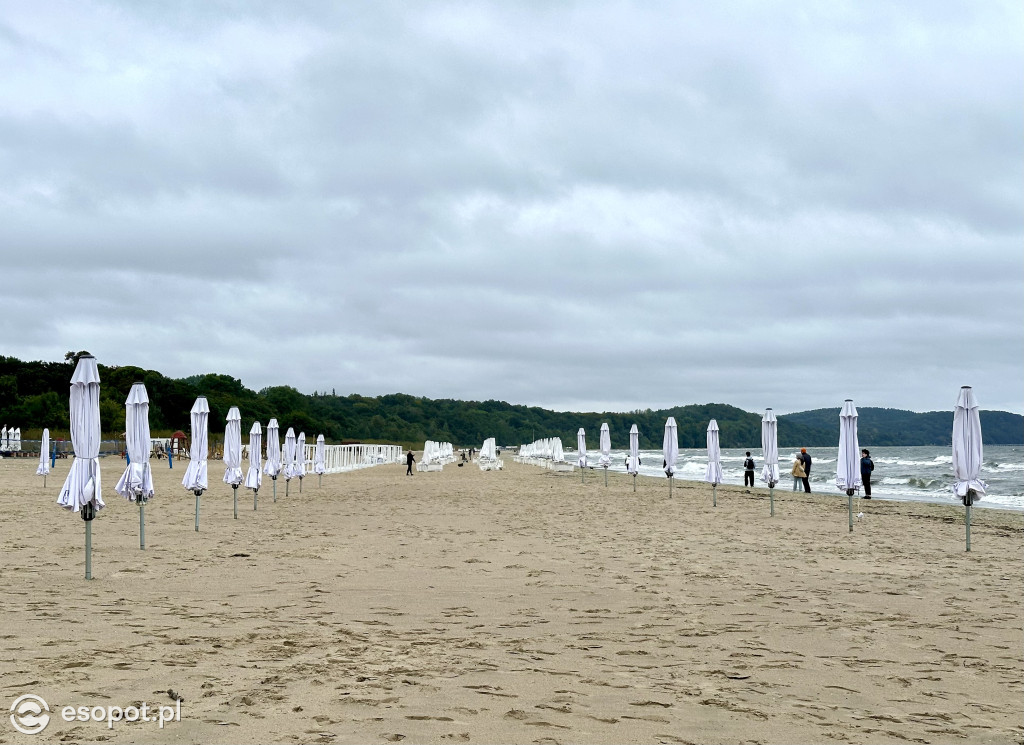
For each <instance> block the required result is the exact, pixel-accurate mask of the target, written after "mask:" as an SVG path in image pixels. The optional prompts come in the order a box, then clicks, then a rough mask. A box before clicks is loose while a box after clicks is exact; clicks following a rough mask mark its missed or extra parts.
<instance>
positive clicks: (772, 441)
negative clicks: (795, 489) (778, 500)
mask: <svg viewBox="0 0 1024 745" xmlns="http://www.w3.org/2000/svg"><path fill="white" fill-rule="evenodd" d="M778 428H779V423H778V420H777V419H776V418H775V412H774V411H772V410H771V409H765V412H764V417H763V418H762V419H761V454H762V456H763V457H764V468H762V469H761V481H764V482H765V483H766V484H768V486H775V485H776V484H777V483H779V429H778Z"/></svg>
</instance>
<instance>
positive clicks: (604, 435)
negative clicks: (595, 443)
mask: <svg viewBox="0 0 1024 745" xmlns="http://www.w3.org/2000/svg"><path fill="white" fill-rule="evenodd" d="M598 464H599V465H600V466H601V467H602V468H607V467H608V466H610V465H611V464H612V435H611V432H610V431H609V429H608V422H605V423H604V424H602V425H601V458H600V459H599V460H598Z"/></svg>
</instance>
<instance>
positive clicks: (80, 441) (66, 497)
mask: <svg viewBox="0 0 1024 745" xmlns="http://www.w3.org/2000/svg"><path fill="white" fill-rule="evenodd" d="M69 410H70V415H71V446H72V447H73V448H74V450H75V459H74V460H73V461H72V462H71V469H70V470H69V471H68V477H67V479H65V481H64V486H63V487H61V490H60V496H59V497H57V504H59V505H60V506H61V507H65V508H67V509H69V510H71V511H72V512H78V511H80V510H81V509H82V507H83V506H85V505H86V504H89V503H90V502H91V503H92V504H93V506H94V509H95V510H97V511H98V510H102V509H103V508H104V507H105V506H106V505H105V503H104V502H103V497H102V493H103V492H102V489H101V488H100V458H99V456H100V371H99V367H98V366H97V365H96V358H95V357H93V356H92V355H83V356H82V357H80V358H79V359H78V365H77V366H76V367H75V373H74V375H72V376H71V397H70V406H69Z"/></svg>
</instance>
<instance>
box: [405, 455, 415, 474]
mask: <svg viewBox="0 0 1024 745" xmlns="http://www.w3.org/2000/svg"><path fill="white" fill-rule="evenodd" d="M415 460H416V459H415V458H414V457H413V456H412V451H411V450H410V451H409V452H408V453H406V455H405V475H406V476H412V464H413V461H415Z"/></svg>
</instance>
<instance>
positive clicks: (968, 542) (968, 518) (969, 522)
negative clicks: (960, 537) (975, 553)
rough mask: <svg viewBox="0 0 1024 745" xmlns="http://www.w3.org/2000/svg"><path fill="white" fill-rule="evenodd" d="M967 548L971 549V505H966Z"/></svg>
mask: <svg viewBox="0 0 1024 745" xmlns="http://www.w3.org/2000/svg"><path fill="white" fill-rule="evenodd" d="M967 550H968V551H970V550H971V505H967Z"/></svg>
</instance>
